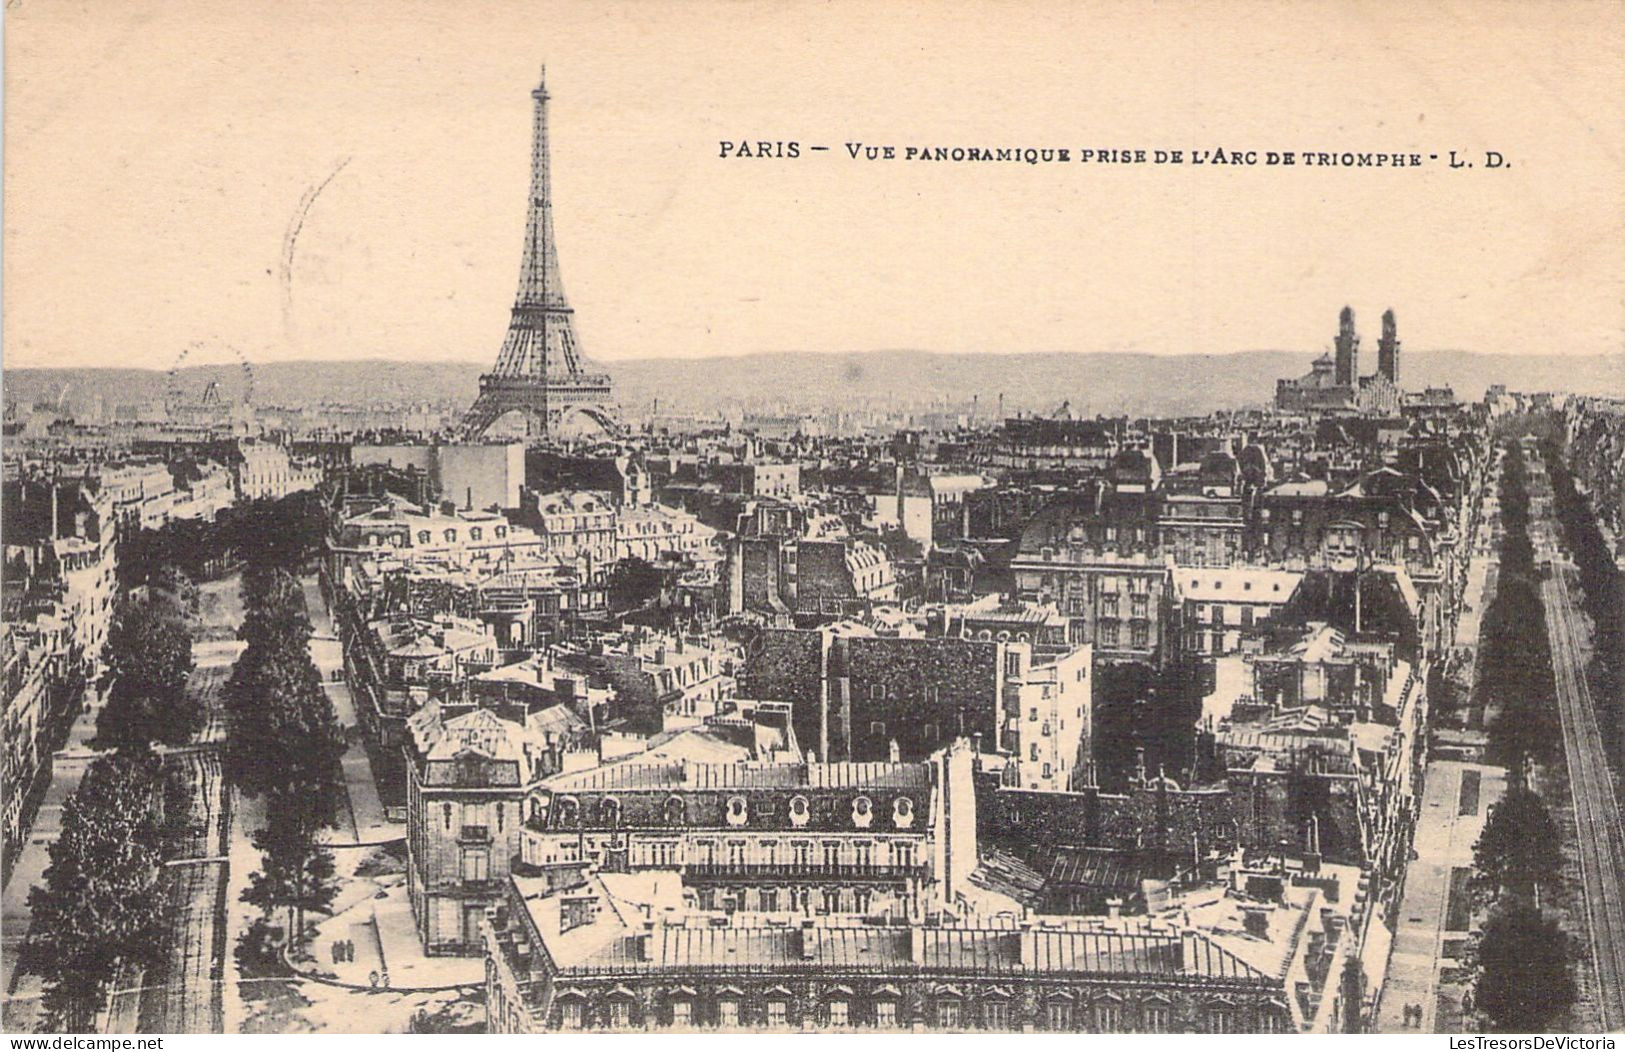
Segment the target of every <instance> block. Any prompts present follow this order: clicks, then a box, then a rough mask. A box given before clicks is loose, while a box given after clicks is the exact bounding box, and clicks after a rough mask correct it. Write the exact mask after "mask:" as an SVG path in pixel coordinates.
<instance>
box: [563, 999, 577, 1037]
mask: <svg viewBox="0 0 1625 1052" xmlns="http://www.w3.org/2000/svg"><path fill="white" fill-rule="evenodd" d="M559 1026H560V1027H562V1028H563V1029H565V1030H580V1029H581V1002H580V1001H566V1002H564V1003H563V1004H561V1005H560V1006H559Z"/></svg>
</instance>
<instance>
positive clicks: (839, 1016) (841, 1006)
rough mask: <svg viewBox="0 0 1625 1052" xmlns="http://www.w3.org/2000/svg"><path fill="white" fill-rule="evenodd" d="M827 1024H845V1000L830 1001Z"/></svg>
mask: <svg viewBox="0 0 1625 1052" xmlns="http://www.w3.org/2000/svg"><path fill="white" fill-rule="evenodd" d="M829 1025H830V1026H846V1025H847V1004H846V1002H845V1001H831V1002H830V1003H829Z"/></svg>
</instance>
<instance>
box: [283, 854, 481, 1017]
mask: <svg viewBox="0 0 1625 1052" xmlns="http://www.w3.org/2000/svg"><path fill="white" fill-rule="evenodd" d="M342 854H345V855H355V856H363V857H364V856H366V855H367V854H368V851H367V849H364V848H356V849H353V850H352V851H345V852H342ZM340 865H341V870H342V869H345V868H349V869H353V868H354V867H353V866H346V865H345V863H344V862H343V861H341V862H340ZM334 905H335V906H336V907H337V911H336V912H335V913H334V914H333V916H331V917H329V918H327V919H325V920H323V921H321V922H320V923H319V924H318V925H317V926H316V928H317V930H316V936H315V938H313V939H312V940H311V943H310V946H309V947H308V952H309V954H310V955H311V958H312V960H309V961H301V962H296V963H295V967H296V968H298V970H299V971H300V972H302V973H304V974H306V975H309V976H311V977H312V978H317V979H320V980H323V981H327V980H333V981H337V982H341V983H345V984H348V985H351V986H358V987H366V988H369V989H370V988H374V987H382V986H387V987H388V988H390V989H395V990H402V989H410V990H450V989H456V988H458V987H466V986H479V985H482V984H483V983H484V982H485V961H484V959H483V958H480V957H430V956H427V955H426V954H424V952H423V946H422V943H421V942H420V941H419V940H418V933H417V924H416V922H415V920H414V919H413V916H412V903H411V900H410V899H409V898H408V896H407V892H406V876H405V874H403V873H395V874H389V875H383V876H375V877H359V876H352V877H351V878H350V879H349V880H348V881H347V882H346V885H345V888H344V890H343V891H342V892H341V893H340V898H339V899H338V900H336V901H335V903H334ZM336 940H349V941H350V942H351V943H353V944H354V948H355V959H354V960H353V961H335V960H333V956H332V944H333V943H334V942H335V941H336ZM375 977H376V979H377V982H376V983H374V978H375Z"/></svg>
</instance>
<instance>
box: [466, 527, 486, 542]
mask: <svg viewBox="0 0 1625 1052" xmlns="http://www.w3.org/2000/svg"><path fill="white" fill-rule="evenodd" d="M482 533H483V531H482V530H481V529H480V528H479V527H478V526H475V527H474V528H473V529H471V530H469V531H468V539H469V540H471V541H477V540H479V539H480V537H481V535H482Z"/></svg>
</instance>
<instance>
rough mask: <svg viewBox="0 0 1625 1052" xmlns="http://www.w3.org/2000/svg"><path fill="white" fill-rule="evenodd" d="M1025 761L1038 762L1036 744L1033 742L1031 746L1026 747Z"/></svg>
mask: <svg viewBox="0 0 1625 1052" xmlns="http://www.w3.org/2000/svg"><path fill="white" fill-rule="evenodd" d="M1027 759H1029V760H1031V761H1033V762H1034V763H1037V762H1038V743H1037V742H1033V743H1032V744H1031V745H1029V746H1027Z"/></svg>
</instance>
